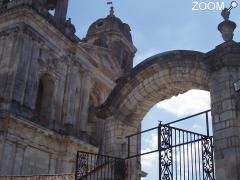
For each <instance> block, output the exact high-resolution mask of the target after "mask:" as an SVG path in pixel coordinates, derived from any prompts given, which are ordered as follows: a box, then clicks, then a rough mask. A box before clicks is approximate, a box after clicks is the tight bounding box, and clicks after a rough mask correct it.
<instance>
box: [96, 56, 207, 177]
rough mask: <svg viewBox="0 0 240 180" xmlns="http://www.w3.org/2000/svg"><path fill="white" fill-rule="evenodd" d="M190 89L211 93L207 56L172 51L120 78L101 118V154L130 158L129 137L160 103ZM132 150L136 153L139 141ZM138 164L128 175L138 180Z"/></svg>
mask: <svg viewBox="0 0 240 180" xmlns="http://www.w3.org/2000/svg"><path fill="white" fill-rule="evenodd" d="M190 89H200V90H209V70H208V67H207V65H206V63H205V54H203V53H201V52H196V51H169V52H166V53H161V54H157V55H155V56H152V57H150V58H148V59H146V60H145V61H143V62H142V63H140V64H139V65H138V66H136V67H135V68H134V69H133V70H132V71H131V73H130V74H129V75H128V76H127V77H125V78H123V79H121V80H120V81H119V83H118V84H117V86H116V87H115V88H114V90H113V91H112V93H111V94H110V96H109V97H108V99H107V100H106V102H105V103H104V104H103V105H102V106H101V107H100V109H99V112H98V116H99V117H101V118H103V119H106V128H105V130H106V131H105V136H104V142H103V148H102V151H103V152H102V153H107V154H111V155H114V156H120V157H126V156H127V154H126V153H127V141H126V138H125V137H126V136H127V135H129V134H133V133H136V132H137V130H138V126H139V124H140V122H141V121H142V119H143V117H144V115H145V114H146V113H147V112H148V111H149V110H150V109H151V107H152V106H153V105H155V104H156V103H158V102H159V101H162V100H165V99H168V98H171V97H172V96H175V95H178V94H180V93H184V92H186V91H188V90H190ZM133 141H134V142H133V143H132V144H131V145H130V151H131V152H132V153H134V154H135V153H136V152H135V151H136V150H137V141H138V140H137V138H136V139H133ZM136 167H138V162H137V161H134V160H132V161H131V166H130V167H129V168H130V169H128V170H129V172H131V174H133V179H139V178H140V177H138V175H137V174H139V172H138V170H137V168H136Z"/></svg>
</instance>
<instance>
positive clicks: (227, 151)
mask: <svg viewBox="0 0 240 180" xmlns="http://www.w3.org/2000/svg"><path fill="white" fill-rule="evenodd" d="M239 60H240V46H239V44H237V43H235V42H231V43H224V44H222V45H220V46H218V47H217V48H216V49H214V50H213V51H211V52H209V53H208V63H209V66H210V69H211V72H212V73H211V78H210V89H211V104H212V105H211V106H212V118H213V132H214V136H213V137H214V151H215V165H216V179H218V180H225V179H228V180H236V179H239V178H240V171H239V168H240V133H239V132H240V121H239V93H237V92H235V90H234V82H236V81H237V80H239V79H240V73H239V72H240V61H239Z"/></svg>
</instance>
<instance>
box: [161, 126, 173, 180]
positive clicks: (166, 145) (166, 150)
mask: <svg viewBox="0 0 240 180" xmlns="http://www.w3.org/2000/svg"><path fill="white" fill-rule="evenodd" d="M158 139H159V141H160V142H158V149H159V151H160V155H159V156H160V159H159V162H160V174H161V178H160V179H163V180H170V179H172V176H173V174H172V149H171V146H172V130H171V127H170V126H162V125H159V129H158Z"/></svg>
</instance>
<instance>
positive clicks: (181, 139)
mask: <svg viewBox="0 0 240 180" xmlns="http://www.w3.org/2000/svg"><path fill="white" fill-rule="evenodd" d="M208 112H209V111H204V112H201V113H198V114H196V115H193V116H189V117H186V118H183V119H180V120H177V121H174V122H171V123H168V124H162V123H159V125H158V126H157V127H154V128H151V129H149V130H146V131H142V132H139V133H136V134H132V135H129V136H127V139H128V158H127V159H133V158H139V157H142V156H144V155H147V154H150V153H156V152H158V153H159V180H214V179H215V177H214V159H213V155H214V154H213V138H212V136H210V135H209V122H208ZM202 114H206V116H205V117H206V131H207V133H206V135H204V134H200V133H195V132H191V131H188V130H184V129H180V128H176V127H173V126H171V125H172V124H174V123H176V122H180V121H184V120H186V119H189V118H192V117H195V116H198V115H202ZM153 130H157V132H158V146H157V149H156V150H152V151H150V152H145V153H137V154H134V155H132V154H131V152H132V150H131V148H133V146H132V145H131V143H132V142H133V141H136V137H137V136H141V134H143V133H147V132H150V131H153ZM134 137H135V140H134Z"/></svg>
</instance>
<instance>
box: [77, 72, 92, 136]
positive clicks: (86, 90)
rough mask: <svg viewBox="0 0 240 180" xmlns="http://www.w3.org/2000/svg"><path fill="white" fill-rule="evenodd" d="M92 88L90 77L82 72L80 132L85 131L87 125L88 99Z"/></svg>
mask: <svg viewBox="0 0 240 180" xmlns="http://www.w3.org/2000/svg"><path fill="white" fill-rule="evenodd" d="M92 87H93V81H92V79H91V75H90V74H89V73H88V72H83V78H82V89H81V90H82V92H81V108H80V112H81V113H80V126H79V127H80V128H79V129H80V131H82V132H86V131H87V123H88V108H89V98H90V94H91V91H92Z"/></svg>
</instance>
